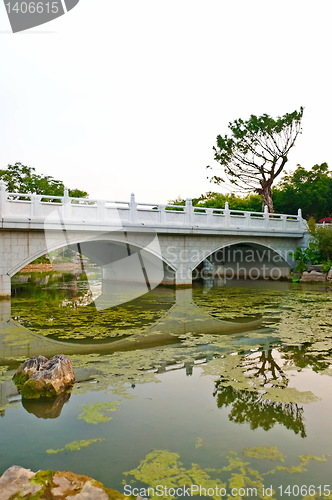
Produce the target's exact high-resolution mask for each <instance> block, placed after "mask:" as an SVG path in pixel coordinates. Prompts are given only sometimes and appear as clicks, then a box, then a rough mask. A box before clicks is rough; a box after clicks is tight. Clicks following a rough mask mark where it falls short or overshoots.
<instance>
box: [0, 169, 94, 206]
mask: <svg viewBox="0 0 332 500" xmlns="http://www.w3.org/2000/svg"><path fill="white" fill-rule="evenodd" d="M35 172H36V169H35V168H34V167H27V166H26V165H23V164H22V163H20V162H17V163H15V164H14V165H8V166H7V168H6V169H3V170H0V179H1V180H2V181H4V182H5V184H6V189H7V191H8V192H10V193H22V194H23V193H24V194H30V193H31V194H32V193H34V194H45V195H49V196H52V195H53V196H63V194H64V184H63V182H62V181H59V180H57V179H54V178H53V177H51V176H50V175H44V174H36V173H35ZM69 196H72V197H73V198H84V197H86V196H88V193H87V192H86V191H82V190H80V189H70V190H69Z"/></svg>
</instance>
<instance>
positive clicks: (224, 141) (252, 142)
mask: <svg viewBox="0 0 332 500" xmlns="http://www.w3.org/2000/svg"><path fill="white" fill-rule="evenodd" d="M302 115H303V108H302V107H301V108H300V110H299V111H293V112H292V113H286V114H285V115H284V116H281V117H278V118H276V119H274V118H272V117H271V116H269V115H267V114H264V115H262V116H255V115H251V116H250V118H249V120H247V121H245V120H242V119H241V118H239V119H237V120H234V121H233V122H230V123H229V125H228V126H229V129H230V131H231V136H230V137H228V136H227V135H225V136H223V137H222V136H221V135H218V136H217V146H214V147H213V150H214V159H215V160H216V161H217V162H218V163H220V165H221V166H222V167H223V168H224V171H225V173H226V175H227V177H228V178H229V180H230V182H231V183H233V184H234V185H236V186H237V187H239V188H240V189H242V190H247V191H251V192H255V193H258V194H259V195H261V197H262V202H263V206H264V205H267V207H268V210H269V212H273V201H272V184H273V182H274V180H275V179H276V177H278V175H280V173H281V172H282V170H283V169H284V167H285V165H286V163H287V161H288V153H289V151H290V150H291V148H292V147H293V146H294V144H295V141H296V138H297V136H298V135H299V134H300V133H301V131H302V129H301V119H302ZM207 168H211V167H210V166H209V167H207ZM211 181H212V182H215V183H216V184H220V183H222V182H224V180H223V179H222V177H219V176H216V175H215V176H213V177H212V178H211Z"/></svg>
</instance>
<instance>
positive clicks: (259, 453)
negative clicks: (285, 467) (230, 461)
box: [242, 446, 286, 462]
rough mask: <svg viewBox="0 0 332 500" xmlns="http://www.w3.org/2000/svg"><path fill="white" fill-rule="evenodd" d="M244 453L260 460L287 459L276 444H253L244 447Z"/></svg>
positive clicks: (281, 460)
mask: <svg viewBox="0 0 332 500" xmlns="http://www.w3.org/2000/svg"><path fill="white" fill-rule="evenodd" d="M242 455H244V456H245V457H249V458H256V459H259V460H277V461H278V462H284V461H285V459H286V457H285V455H284V454H283V453H282V452H281V451H279V450H278V448H277V447H276V446H252V447H249V448H243V450H242Z"/></svg>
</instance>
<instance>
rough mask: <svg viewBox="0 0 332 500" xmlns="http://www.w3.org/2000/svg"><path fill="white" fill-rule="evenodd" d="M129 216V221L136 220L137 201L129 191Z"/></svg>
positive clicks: (135, 221) (134, 221)
mask: <svg viewBox="0 0 332 500" xmlns="http://www.w3.org/2000/svg"><path fill="white" fill-rule="evenodd" d="M129 217H130V221H131V222H133V223H137V222H138V211H137V203H136V200H135V194H134V193H131V195H130V202H129Z"/></svg>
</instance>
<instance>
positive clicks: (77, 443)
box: [46, 438, 105, 455]
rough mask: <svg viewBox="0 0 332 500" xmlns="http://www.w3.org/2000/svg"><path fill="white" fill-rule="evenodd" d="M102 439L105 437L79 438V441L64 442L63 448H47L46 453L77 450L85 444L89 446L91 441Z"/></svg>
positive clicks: (84, 446)
mask: <svg viewBox="0 0 332 500" xmlns="http://www.w3.org/2000/svg"><path fill="white" fill-rule="evenodd" d="M102 441H105V439H104V438H96V439H81V440H80V441H71V442H70V443H67V444H65V446H64V448H58V449H57V450H52V449H48V450H46V453H48V454H50V455H54V454H56V453H60V452H62V451H65V450H68V451H78V450H80V449H81V448H86V447H87V446H90V445H91V444H93V443H100V442H102Z"/></svg>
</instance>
